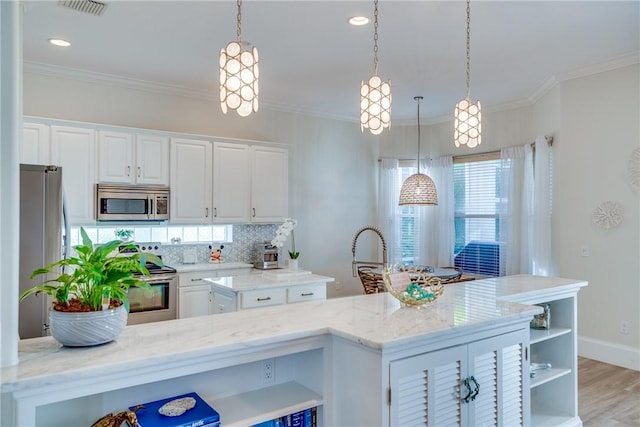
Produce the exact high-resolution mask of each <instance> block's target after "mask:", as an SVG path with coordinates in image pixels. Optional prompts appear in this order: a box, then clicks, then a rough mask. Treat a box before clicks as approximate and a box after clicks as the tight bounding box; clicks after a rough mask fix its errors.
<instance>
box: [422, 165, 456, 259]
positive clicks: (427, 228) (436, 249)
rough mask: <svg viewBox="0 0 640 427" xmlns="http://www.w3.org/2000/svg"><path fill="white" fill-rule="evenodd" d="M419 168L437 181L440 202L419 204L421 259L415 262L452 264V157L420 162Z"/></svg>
mask: <svg viewBox="0 0 640 427" xmlns="http://www.w3.org/2000/svg"><path fill="white" fill-rule="evenodd" d="M420 170H421V171H424V172H423V173H426V174H427V175H429V176H430V177H431V179H432V180H433V182H434V183H435V185H436V191H437V192H438V205H437V206H422V207H418V211H419V220H420V233H421V236H420V239H417V244H418V245H419V247H418V250H417V253H418V254H419V259H418V260H417V261H416V264H421V265H429V266H434V267H448V266H452V265H453V247H454V243H455V229H454V221H453V220H454V218H453V216H454V193H453V157H452V156H444V157H439V158H437V159H434V160H432V161H421V163H420Z"/></svg>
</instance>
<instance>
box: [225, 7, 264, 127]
mask: <svg viewBox="0 0 640 427" xmlns="http://www.w3.org/2000/svg"><path fill="white" fill-rule="evenodd" d="M237 4H238V15H237V28H238V31H237V34H238V38H237V40H235V41H232V42H229V44H227V46H226V47H225V48H224V49H221V50H220V107H221V108H222V112H223V113H224V114H227V111H228V110H235V111H236V112H237V113H238V114H239V115H240V116H242V117H246V116H248V115H249V114H251V113H252V112H253V113H255V112H257V111H258V77H259V71H258V49H256V48H255V47H253V48H252V49H251V50H243V45H242V40H241V38H240V34H241V25H240V23H241V19H242V13H241V7H242V0H237Z"/></svg>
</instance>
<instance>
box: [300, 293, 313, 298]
mask: <svg viewBox="0 0 640 427" xmlns="http://www.w3.org/2000/svg"><path fill="white" fill-rule="evenodd" d="M312 295H313V292H306V293H305V292H303V293H301V294H300V296H301V297H310V296H312Z"/></svg>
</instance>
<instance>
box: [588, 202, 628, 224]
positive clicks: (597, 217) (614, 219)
mask: <svg viewBox="0 0 640 427" xmlns="http://www.w3.org/2000/svg"><path fill="white" fill-rule="evenodd" d="M591 218H592V220H593V223H594V224H595V225H597V226H598V227H600V228H604V229H605V230H608V229H610V228H616V227H617V226H618V225H620V223H621V222H622V220H623V219H624V206H622V205H621V204H620V203H618V202H613V201H611V200H609V201H606V202H602V203H600V205H598V207H597V208H595V210H594V211H593V215H592V217H591Z"/></svg>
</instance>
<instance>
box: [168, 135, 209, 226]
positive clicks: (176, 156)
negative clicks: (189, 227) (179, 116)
mask: <svg viewBox="0 0 640 427" xmlns="http://www.w3.org/2000/svg"><path fill="white" fill-rule="evenodd" d="M211 150H212V147H211V142H209V141H206V140H195V139H185V138H171V222H174V223H177V224H209V223H211V215H212V212H211V210H212V209H211V208H212V206H211V193H212V192H211V186H212V182H211V173H212V171H211V169H212V167H211V166H212V158H211Z"/></svg>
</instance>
